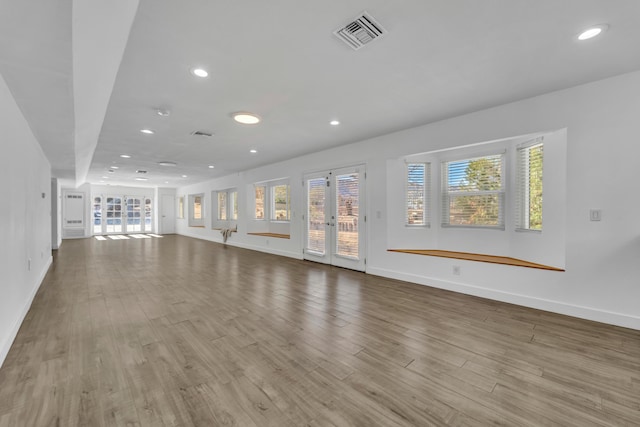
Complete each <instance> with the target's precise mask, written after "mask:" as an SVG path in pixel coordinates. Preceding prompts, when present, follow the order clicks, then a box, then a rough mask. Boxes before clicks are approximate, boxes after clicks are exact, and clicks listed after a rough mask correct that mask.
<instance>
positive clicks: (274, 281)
mask: <svg viewBox="0 0 640 427" xmlns="http://www.w3.org/2000/svg"><path fill="white" fill-rule="evenodd" d="M513 268H516V267H513ZM603 286H606V284H603ZM492 424H497V425H508V426H529V425H531V426H539V425H561V426H581V427H582V426H591V425H604V426H625V425H627V426H632V425H633V426H638V425H640V332H639V331H633V330H628V329H623V328H618V327H613V326H607V325H602V324H598V323H594V322H588V321H583V320H578V319H573V318H569V317H564V316H560V315H556V314H551V313H547V312H542V311H536V310H531V309H527V308H522V307H517V306H513V305H509V304H503V303H499V302H494V301H488V300H483V299H480V298H474V297H470V296H465V295H459V294H455V293H451V292H446V291H441V290H436V289H432V288H428V287H424V286H419V285H414V284H409V283H404V282H399V281H394V280H388V279H383V278H379V277H374V276H369V275H365V274H362V273H357V272H353V271H349V270H343V269H339V268H332V267H327V266H322V265H318V264H313V263H308V262H303V261H297V260H292V259H287V258H282V257H277V256H273V255H268V254H262V253H258V252H252V251H248V250H244V249H238V248H233V247H225V246H223V245H220V244H216V243H211V242H205V241H201V240H196V239H190V238H186V237H182V236H165V237H164V238H154V239H144V240H143V239H140V240H134V239H132V240H107V241H96V240H95V239H86V240H68V241H65V242H64V244H63V245H62V247H61V249H60V250H59V252H58V254H57V256H56V259H55V261H54V264H53V266H52V268H51V271H50V272H49V274H48V275H47V277H46V279H45V281H44V283H43V284H42V287H41V289H40V291H39V292H38V295H37V296H36V299H35V301H34V303H33V307H32V308H31V310H30V311H29V313H28V315H27V317H26V320H25V322H24V324H23V325H22V328H21V329H20V332H19V334H18V337H17V338H16V340H15V343H14V345H13V347H12V349H11V351H10V353H9V355H8V358H7V360H6V362H5V364H4V366H3V367H2V368H1V369H0V426H1V427H9V426H10V427H15V426H29V427H31V426H63V427H66V426H138V425H140V426H154V427H155V426H193V425H198V426H227V425H235V426H278V427H281V426H331V425H336V426H350V425H353V426H367V427H370V426H431V425H433V426H439V425H455V426H470V425H473V426H485V425H492Z"/></svg>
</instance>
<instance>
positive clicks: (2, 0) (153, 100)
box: [0, 0, 640, 187]
mask: <svg viewBox="0 0 640 427" xmlns="http://www.w3.org/2000/svg"><path fill="white" fill-rule="evenodd" d="M136 6H137V7H136ZM365 10H366V11H368V12H369V14H371V15H372V16H373V17H374V18H376V19H377V20H378V21H379V22H380V24H382V26H383V27H384V28H385V29H386V30H387V34H386V35H385V36H384V37H382V38H380V39H379V40H377V41H375V42H374V43H372V44H370V45H367V46H365V47H363V48H362V49H360V50H358V51H353V50H351V49H350V48H348V47H347V46H346V45H344V44H342V42H340V41H339V40H338V39H337V38H335V37H334V36H333V34H332V33H333V31H334V30H336V29H337V28H338V27H340V26H342V25H344V24H346V23H347V22H349V21H350V20H351V19H353V18H354V17H356V15H358V14H360V13H361V12H362V11H365ZM600 23H608V24H609V25H610V28H609V30H608V31H607V32H606V33H605V34H604V35H603V36H601V37H599V38H596V39H593V40H590V41H587V42H578V41H577V40H576V35H577V33H578V32H579V31H580V30H581V29H583V28H585V27H588V26H590V25H594V24H600ZM639 24H640V1H637V0H616V1H612V0H563V1H558V0H535V1H533V0H483V1H478V0H400V1H393V2H391V1H388V0H368V1H360V0H350V1H341V2H332V1H329V2H300V1H296V0H272V1H269V2H265V1H263V0H240V1H232V2H221V1H212V0H189V1H175V0H140V1H139V3H138V2H137V1H136V0H112V1H110V2H104V1H102V0H31V1H24V0H0V73H1V74H2V76H3V77H4V79H5V80H6V82H7V84H8V86H9V88H10V89H11V91H12V93H13V95H14V98H15V99H16V101H17V103H18V105H19V106H20V108H21V109H22V112H23V114H24V115H25V117H26V119H27V120H28V122H29V124H30V125H31V128H32V130H33V132H34V134H35V135H36V137H37V138H38V140H39V141H40V143H41V145H42V147H43V149H44V150H45V153H46V154H47V156H48V157H49V159H50V161H51V163H52V169H53V174H54V176H58V177H60V178H63V179H67V180H73V181H74V182H75V183H77V184H81V183H82V182H84V181H85V179H86V180H87V181H89V182H92V183H98V182H99V181H100V180H103V181H106V182H108V183H111V184H118V185H129V186H146V185H149V186H163V187H175V186H180V185H184V184H188V183H193V182H198V181H204V180H207V179H210V178H213V177H216V176H221V175H227V174H229V173H233V172H236V171H242V170H247V169H250V168H253V167H256V166H259V165H263V164H268V163H273V162H275V161H277V160H279V159H288V158H292V157H296V156H299V155H301V154H304V153H310V152H314V151H319V150H322V149H325V148H328V147H334V146H338V145H342V144H347V143H350V142H355V141H360V140H363V139H366V138H369V137H372V136H377V135H382V134H386V133H389V132H393V131H395V130H399V129H403V128H407V127H412V126H416V125H421V124H425V123H429V122H433V121H436V120H440V119H443V118H447V117H453V116H457V115H460V114H464V113H467V112H471V111H475V110H479V109H482V108H486V107H491V106H495V105H499V104H503V103H505V102H510V101H515V100H518V99H523V98H527V97H531V96H535V95H538V94H542V93H547V92H550V91H554V90H557V89H562V88H566V87H570V86H575V85H578V84H582V83H586V82H589V81H593V80H598V79H601V78H605V77H608V76H613V75H617V74H621V73H625V72H629V71H633V70H638V69H640V35H639V34H638V30H639V29H640V25H639ZM193 66H202V67H204V68H206V69H207V70H208V71H209V72H210V75H209V77H208V78H206V79H197V78H195V77H194V76H192V75H191V74H190V73H189V69H190V68H191V67H193ZM159 107H161V108H166V109H168V110H170V112H171V115H170V116H168V117H160V116H158V115H157V114H156V113H155V110H156V109H157V108H159ZM240 110H245V111H252V112H255V113H257V114H259V115H260V116H262V118H263V122H262V123H260V124H259V125H255V126H246V125H239V124H237V123H235V122H234V121H233V120H232V119H231V117H230V114H231V113H232V112H234V111H240ZM332 119H338V120H340V121H341V123H342V124H341V125H340V126H335V127H334V126H330V125H329V121H330V120H332ZM143 128H150V129H153V130H155V132H156V133H155V134H154V135H144V134H142V133H140V129H143ZM197 130H204V131H209V132H212V133H214V136H213V137H211V138H206V137H196V136H191V135H190V134H191V132H193V131H197ZM251 148H255V149H257V150H258V153H257V154H250V153H249V149H251ZM425 149H428V147H425ZM120 154H129V155H131V156H132V158H131V159H128V160H125V159H121V158H120V157H119V155H120ZM159 161H173V162H177V163H178V166H177V167H162V166H158V164H157V163H158V162H159ZM112 165H117V166H119V169H117V170H116V171H115V172H114V173H109V172H107V170H108V169H109V167H110V166H112ZM208 165H214V166H215V169H209V168H208ZM138 169H143V170H147V171H148V173H147V174H146V175H145V176H146V177H147V178H149V180H148V181H146V182H139V181H134V178H135V177H136V176H138V175H137V174H136V172H135V171H136V170H138ZM183 174H185V175H188V178H181V175H183ZM103 176H107V177H108V178H107V179H104V178H102V177H103ZM166 182H168V184H167V183H166Z"/></svg>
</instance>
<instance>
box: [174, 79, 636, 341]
mask: <svg viewBox="0 0 640 427" xmlns="http://www.w3.org/2000/svg"><path fill="white" fill-rule="evenodd" d="M639 111H640V72H634V73H630V74H625V75H621V76H618V77H614V78H610V79H606V80H601V81H598V82H594V83H591V84H587V85H583V86H578V87H574V88H571V89H566V90H562V91H558V92H553V93H550V94H546V95H542V96H538V97H535V98H531V99H527V100H523V101H520V102H515V103H511V104H507V105H503V106H500V107H496V108H491V109H487V110H483V111H480V112H476V113H473V114H468V115H464V116H460V117H456V118H452V119H449V120H444V121H440V122H437V123H432V124H429V125H425V126H421V127H417V128H412V129H407V130H404V131H400V132H396V133H393V134H389V135H384V136H380V137H377V138H373V139H369V140H366V141H362V142H358V143H355V144H351V145H348V146H343V147H339V148H335V149H331V150H327V151H323V152H320V153H316V154H313V155H308V156H303V157H300V158H297V159H292V160H288V161H284V162H281V163H279V164H274V165H269V166H265V167H262V168H258V169H255V170H250V171H246V172H243V173H240V174H235V175H232V176H228V177H224V178H220V179H216V180H213V181H210V182H207V183H203V184H198V185H192V186H188V187H183V188H179V189H178V190H177V194H178V195H188V194H193V193H204V194H206V195H208V197H210V194H211V191H212V190H217V189H224V188H230V187H237V188H238V191H239V199H240V201H241V202H244V203H243V204H241V205H240V215H241V216H242V218H240V220H239V221H238V229H239V231H240V232H239V233H238V234H237V235H234V236H232V237H231V238H230V239H229V242H228V244H230V245H238V246H242V247H247V248H251V249H256V250H262V251H267V252H274V253H278V254H281V255H287V256H291V257H296V258H301V257H302V238H303V236H302V232H303V227H302V222H301V220H300V218H301V217H300V214H301V213H302V209H303V204H302V186H301V182H302V175H303V174H304V173H305V172H311V171H312V170H321V169H325V168H334V167H340V166H347V165H351V164H358V163H363V162H365V163H366V165H367V171H368V182H367V192H368V194H367V200H368V207H367V209H368V218H369V219H370V220H369V222H368V223H367V224H366V226H367V232H368V239H367V246H368V247H367V253H368V260H367V272H368V273H370V274H376V275H381V276H385V277H391V278H398V279H402V280H408V281H412V282H416V283H420V284H425V285H430V286H435V287H440V288H444V289H450V290H454V291H458V292H464V293H468V294H473V295H478V296H482V297H487V298H492V299H496V300H501V301H507V302H511V303H515V304H521V305H525V306H530V307H535V308H540V309H543V310H550V311H555V312H559V313H564V314H569V315H573V316H577V317H583V318H587V319H592V320H596V321H602V322H606V323H612V324H617V325H621V326H627V327H631V328H635V329H640V304H639V301H640V286H639V283H640V196H638V195H637V194H636V193H637V185H636V184H635V183H636V180H637V169H638V168H637V159H638V157H639V156H640V143H638V135H640V120H638V117H637V116H638V112H639ZM565 130H566V143H564V144H565V145H564V147H563V146H562V144H561V145H559V146H558V147H560V148H559V153H556V154H557V155H556V156H555V157H554V162H556V164H555V165H554V167H553V175H554V177H555V178H554V179H555V180H557V182H555V183H552V184H551V185H558V186H566V187H565V188H564V190H563V191H557V192H555V196H552V197H546V198H545V206H546V203H552V204H560V205H562V208H563V209H560V210H557V212H559V215H565V216H566V219H565V218H562V219H561V220H559V221H558V220H557V218H555V219H554V220H551V221H549V222H551V223H554V222H555V223H558V222H559V223H560V224H561V225H562V224H563V225H562V227H561V229H559V230H558V229H555V230H545V231H543V235H544V234H545V233H550V232H553V233H559V234H561V235H562V236H561V239H560V242H562V241H564V242H565V243H564V247H561V248H557V247H556V248H554V250H555V255H554V256H555V257H556V258H557V257H559V255H558V254H560V255H564V257H563V258H564V259H563V261H564V262H563V264H564V267H565V268H566V271H565V272H552V271H543V270H535V269H528V268H522V267H511V266H503V265H495V264H487V263H478V262H471V261H458V260H455V261H454V260H451V259H445V258H435V257H425V256H418V255H406V254H397V253H390V252H387V249H390V248H391V246H390V243H392V244H393V246H394V247H415V244H416V242H415V239H413V238H410V237H407V236H405V237H402V236H399V237H398V236H395V235H394V236H395V237H394V241H393V242H389V240H390V238H389V235H390V234H393V233H392V232H393V230H394V228H397V227H399V226H400V225H399V223H398V222H397V218H398V216H399V215H398V212H401V209H402V208H401V207H394V206H395V203H396V202H397V200H396V198H394V197H392V195H391V193H392V192H394V191H397V192H402V191H403V188H402V187H400V188H397V189H394V188H393V187H392V186H390V184H391V182H392V180H393V179H391V178H390V177H389V176H388V166H389V162H392V163H393V162H395V161H397V159H399V158H401V157H403V156H408V155H412V154H416V153H424V152H428V151H434V150H440V149H447V148H452V147H457V146H462V145H468V144H473V143H479V142H484V141H494V140H500V139H503V138H511V137H515V136H520V135H528V134H535V133H545V132H553V131H561V132H564V131H565ZM563 150H565V151H563ZM546 151H547V147H545V153H546ZM563 156H566V157H563ZM545 161H546V160H545ZM307 165H314V166H313V168H312V170H310V168H309V166H307ZM545 167H546V164H545ZM563 168H565V169H566V181H565V182H562V173H561V172H562V169H563ZM283 176H288V177H291V184H292V205H293V211H294V213H293V219H292V222H291V226H290V232H291V240H281V239H269V238H261V237H255V236H247V235H246V234H245V233H246V231H247V230H251V229H252V228H254V225H253V223H254V222H253V220H251V219H248V216H251V212H249V215H247V208H248V206H247V204H249V203H250V200H251V197H252V195H251V194H249V191H250V189H251V185H252V183H254V182H259V181H263V180H269V179H275V178H281V177H283ZM545 176H546V175H545ZM545 185H549V183H548V182H547V181H545ZM390 187H391V188H390ZM545 188H546V187H545ZM243 192H244V196H243ZM552 194H554V193H552ZM560 194H563V195H566V200H563V199H558V195H560ZM545 196H549V195H548V194H547V190H546V189H545ZM391 200H393V201H394V204H393V205H391V204H389V206H388V201H391ZM207 203H208V202H207ZM545 209H546V208H545ZM589 209H602V221H600V222H590V221H589ZM389 212H392V214H391V215H389ZM545 215H546V213H545ZM545 223H547V219H546V217H545ZM205 224H206V227H205V228H204V229H194V228H190V227H188V226H187V224H186V220H178V222H177V232H178V233H180V234H184V235H188V236H193V237H198V238H203V239H208V240H213V241H221V236H220V234H219V232H215V231H214V230H211V229H210V228H211V227H210V224H211V222H210V218H208V219H207V220H206V221H205ZM459 237H460V236H458V238H459ZM486 238H490V237H486ZM559 244H560V245H562V243H559ZM515 246H517V247H518V250H519V251H520V252H521V253H527V251H529V252H530V254H529V255H530V256H531V257H536V258H538V259H544V256H545V255H544V254H541V253H540V252H541V251H540V250H536V251H535V253H533V252H534V251H532V250H531V249H530V248H533V247H535V245H534V244H532V245H528V244H526V243H523V242H517V243H516V244H515ZM424 248H425V249H427V248H429V245H428V242H426V241H425V244H424ZM447 249H450V250H455V247H451V246H450V245H449V246H448V247H447ZM454 264H455V265H459V266H460V267H461V274H460V275H459V276H454V275H453V272H452V266H453V265H454Z"/></svg>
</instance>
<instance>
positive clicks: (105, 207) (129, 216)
mask: <svg viewBox="0 0 640 427" xmlns="http://www.w3.org/2000/svg"><path fill="white" fill-rule="evenodd" d="M152 214H153V199H151V198H150V197H145V196H120V195H117V196H111V195H107V196H101V195H96V196H93V234H123V233H144V232H146V233H150V232H153V216H152Z"/></svg>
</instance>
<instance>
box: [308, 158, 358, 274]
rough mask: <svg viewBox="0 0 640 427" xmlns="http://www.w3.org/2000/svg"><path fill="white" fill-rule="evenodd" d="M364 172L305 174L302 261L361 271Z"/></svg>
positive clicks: (338, 170)
mask: <svg viewBox="0 0 640 427" xmlns="http://www.w3.org/2000/svg"><path fill="white" fill-rule="evenodd" d="M364 185H365V169H364V166H355V167H348V168H341V169H334V170H328V171H323V172H318V173H312V174H307V175H305V178H304V186H305V216H304V221H305V246H304V259H307V260H309V261H316V262H321V263H324V264H331V265H335V266H338V267H345V268H350V269H352V270H359V271H364V270H365V250H364V249H365V247H366V245H365V237H366V234H365V230H366V227H365V203H364V194H365V192H364Z"/></svg>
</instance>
